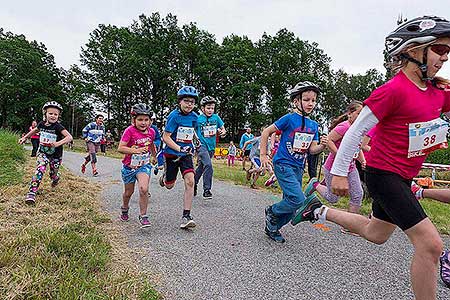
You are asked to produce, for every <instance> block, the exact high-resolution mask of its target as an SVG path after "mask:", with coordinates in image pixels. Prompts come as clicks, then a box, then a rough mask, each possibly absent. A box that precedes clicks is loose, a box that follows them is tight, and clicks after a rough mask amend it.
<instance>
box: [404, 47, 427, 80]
mask: <svg viewBox="0 0 450 300" xmlns="http://www.w3.org/2000/svg"><path fill="white" fill-rule="evenodd" d="M427 49H428V47H426V48H425V49H424V52H423V59H422V60H423V61H424V62H425V63H423V62H420V61H418V60H417V59H415V58H412V57H411V56H409V55H408V54H406V53H402V54H400V58H404V59H406V60H407V61H410V62H412V63H415V64H416V65H417V66H418V67H419V70H420V72H421V73H422V78H421V79H422V81H427V80H432V79H433V78H431V77H428V74H427V73H428V72H427V71H428V66H427V63H426V61H427Z"/></svg>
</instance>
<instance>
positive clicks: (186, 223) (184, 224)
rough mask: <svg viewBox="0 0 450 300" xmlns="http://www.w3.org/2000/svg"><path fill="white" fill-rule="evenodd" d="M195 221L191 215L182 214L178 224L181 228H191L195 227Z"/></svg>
mask: <svg viewBox="0 0 450 300" xmlns="http://www.w3.org/2000/svg"><path fill="white" fill-rule="evenodd" d="M195 225H196V224H195V222H194V219H192V217H191V216H183V217H182V218H181V224H180V228H181V229H187V228H193V227H195Z"/></svg>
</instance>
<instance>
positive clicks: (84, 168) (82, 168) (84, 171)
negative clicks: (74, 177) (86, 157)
mask: <svg viewBox="0 0 450 300" xmlns="http://www.w3.org/2000/svg"><path fill="white" fill-rule="evenodd" d="M81 173H83V174H84V173H86V165H85V164H82V165H81Z"/></svg>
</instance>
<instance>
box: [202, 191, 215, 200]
mask: <svg viewBox="0 0 450 300" xmlns="http://www.w3.org/2000/svg"><path fill="white" fill-rule="evenodd" d="M212 196H213V195H212V193H211V191H210V190H205V191H204V192H203V200H211V199H212Z"/></svg>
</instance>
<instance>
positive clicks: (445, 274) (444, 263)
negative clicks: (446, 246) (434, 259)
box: [439, 250, 450, 288]
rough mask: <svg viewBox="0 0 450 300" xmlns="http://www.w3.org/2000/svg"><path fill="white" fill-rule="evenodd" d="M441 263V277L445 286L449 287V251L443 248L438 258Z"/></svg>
mask: <svg viewBox="0 0 450 300" xmlns="http://www.w3.org/2000/svg"><path fill="white" fill-rule="evenodd" d="M439 262H440V265H441V270H440V272H439V273H440V274H441V279H442V281H443V282H444V283H445V285H446V286H447V287H449V288H450V251H449V250H444V252H442V254H441V257H440V259H439Z"/></svg>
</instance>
